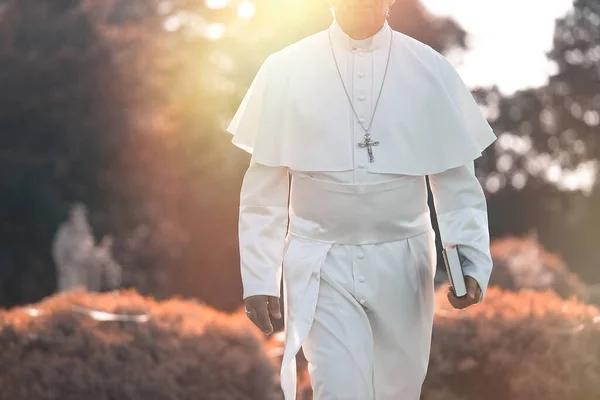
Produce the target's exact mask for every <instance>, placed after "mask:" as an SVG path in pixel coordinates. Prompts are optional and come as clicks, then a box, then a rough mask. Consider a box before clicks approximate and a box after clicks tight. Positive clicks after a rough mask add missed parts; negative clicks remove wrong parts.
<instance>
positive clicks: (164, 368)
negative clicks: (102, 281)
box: [0, 291, 280, 400]
mask: <svg viewBox="0 0 600 400" xmlns="http://www.w3.org/2000/svg"><path fill="white" fill-rule="evenodd" d="M74 305H76V306H82V307H86V308H88V309H91V308H93V309H95V310H103V311H108V312H119V313H139V312H140V311H141V312H145V313H149V314H150V316H151V318H150V320H149V321H147V322H143V323H137V322H99V321H97V320H96V319H94V318H91V317H90V316H88V315H86V314H84V313H81V312H75V311H74V309H73V306H74ZM27 310H28V309H27V308H15V309H12V310H9V311H1V312H0V399H1V400H41V399H44V400H49V399H61V400H81V399H86V400H96V399H98V400H99V399H119V400H127V399H131V400H133V399H135V400H139V399H153V400H154V399H156V400H162V399H165V400H167V399H168V400H186V399H190V400H192V399H193V400H199V399H202V400H236V399H239V400H271V399H278V398H280V397H279V396H280V394H279V391H278V388H277V383H276V377H277V373H276V368H275V366H274V365H273V363H272V361H271V360H270V359H269V358H268V357H267V354H266V352H265V346H264V345H265V343H264V339H262V335H260V334H259V333H257V331H256V329H254V328H252V326H251V324H250V322H248V321H247V319H246V317H245V316H243V315H241V314H239V315H238V314H234V315H225V314H223V313H220V312H217V311H215V310H213V309H211V308H209V307H207V306H204V305H201V304H198V303H196V302H192V301H184V300H177V299H175V300H169V301H165V302H156V301H154V300H152V299H149V298H144V297H142V296H140V295H138V294H137V293H135V292H132V291H129V292H123V293H107V294H88V293H85V292H82V291H78V292H66V293H64V294H62V295H57V296H54V297H51V298H48V299H46V300H44V301H42V302H41V303H40V304H38V305H36V306H35V309H34V311H35V310H39V312H40V313H41V314H40V315H38V316H32V315H31V312H29V313H28V312H27Z"/></svg>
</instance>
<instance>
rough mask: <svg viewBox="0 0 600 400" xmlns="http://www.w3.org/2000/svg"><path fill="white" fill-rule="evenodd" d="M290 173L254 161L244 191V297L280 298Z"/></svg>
mask: <svg viewBox="0 0 600 400" xmlns="http://www.w3.org/2000/svg"><path fill="white" fill-rule="evenodd" d="M288 197H289V173H288V169H287V168H285V167H268V166H265V165H262V164H257V163H251V164H250V167H249V168H248V170H247V171H246V174H245V175H244V180H243V183H242V188H241V192H240V213H239V246H240V261H241V275H242V284H243V288H244V299H245V298H247V297H249V296H254V295H268V296H275V297H279V293H280V285H281V276H282V261H283V251H284V246H285V236H286V232H287V225H288Z"/></svg>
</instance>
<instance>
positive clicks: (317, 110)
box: [227, 0, 496, 400]
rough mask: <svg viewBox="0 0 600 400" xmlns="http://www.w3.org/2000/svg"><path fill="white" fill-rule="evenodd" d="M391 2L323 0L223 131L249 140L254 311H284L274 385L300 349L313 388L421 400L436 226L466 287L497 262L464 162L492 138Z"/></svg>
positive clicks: (262, 317) (460, 302)
mask: <svg viewBox="0 0 600 400" xmlns="http://www.w3.org/2000/svg"><path fill="white" fill-rule="evenodd" d="M393 2H394V0H354V1H351V0H331V3H332V6H333V8H334V11H335V13H334V15H335V18H334V21H333V22H332V24H331V26H330V27H329V29H327V30H325V31H322V32H319V33H317V34H315V35H312V36H309V37H307V38H305V39H303V40H301V41H299V42H297V43H295V44H292V45H291V46H288V47H286V48H284V49H283V50H281V51H278V52H276V53H274V54H272V55H270V56H269V57H268V58H267V60H266V61H265V62H264V64H263V65H262V66H261V68H260V70H259V72H258V74H257V76H256V77H255V79H254V81H253V82H252V84H251V86H250V88H249V90H248V92H247V94H246V96H245V97H244V99H243V101H242V103H241V105H240V107H239V109H238V111H237V113H236V114H235V116H234V118H233V120H232V121H231V123H230V125H229V127H228V128H227V130H228V132H230V133H231V134H233V143H234V144H235V145H236V146H238V147H240V148H242V149H244V150H246V151H248V152H249V153H251V154H252V158H251V162H250V166H249V168H248V170H247V172H246V174H245V177H244V181H243V184H242V189H241V196H240V215H239V241H240V258H241V275H242V280H243V288H244V300H245V302H246V309H247V313H248V316H249V318H250V319H251V320H252V321H253V322H254V323H255V324H256V325H257V326H259V327H260V328H261V329H262V330H263V331H264V332H265V333H267V334H270V333H272V331H273V327H272V324H271V321H270V316H269V314H271V316H273V317H275V318H281V315H280V311H279V295H280V283H281V278H282V275H283V283H284V305H285V308H284V311H285V331H286V343H285V350H284V356H283V363H282V367H281V384H282V389H283V392H284V395H285V399H286V400H292V399H295V396H296V380H295V379H296V364H295V356H296V354H297V352H298V351H299V350H300V348H302V349H303V351H304V353H305V356H306V358H307V360H308V362H309V373H310V377H311V384H312V387H313V391H314V398H315V400H329V399H331V400H333V399H335V400H373V399H377V400H417V399H418V398H419V396H420V392H421V386H422V383H423V380H424V378H425V375H426V372H427V366H428V360H429V350H430V343H431V330H432V325H433V314H434V273H435V264H436V262H435V261H436V250H435V234H434V231H433V229H432V225H431V221H430V214H429V208H428V205H427V188H426V180H425V177H426V176H429V179H430V183H431V188H432V191H433V195H434V199H435V204H436V211H437V213H438V222H439V226H440V233H441V239H442V243H443V245H444V246H448V245H457V246H458V247H459V252H460V255H461V258H462V261H463V271H464V273H465V275H466V283H467V287H468V295H467V296H464V297H461V298H456V297H455V296H453V294H452V293H451V291H449V294H448V298H449V300H450V302H451V303H452V304H453V305H454V306H455V307H456V308H464V307H467V306H470V305H472V304H476V303H478V302H480V301H481V300H482V299H483V296H484V294H485V290H486V287H487V283H488V279H489V276H490V273H491V269H492V261H491V256H490V252H489V232H488V225H487V224H488V220H487V208H486V200H485V196H484V193H483V190H482V188H481V185H480V183H479V181H478V180H477V178H476V177H475V174H474V167H473V161H474V160H475V159H476V158H478V157H479V156H480V155H481V152H482V151H483V150H484V149H485V148H487V147H488V146H489V145H490V144H491V143H492V142H493V141H494V140H495V138H496V137H495V135H494V134H493V132H492V130H491V128H490V126H489V125H488V123H487V121H486V120H485V118H484V117H483V115H482V114H481V112H480V110H479V108H478V106H477V104H476V102H475V100H474V99H473V97H472V96H471V94H470V92H469V90H468V89H467V88H466V87H465V85H464V83H463V82H462V80H461V79H460V77H459V75H458V74H457V73H456V71H455V70H454V68H453V67H452V66H451V65H450V64H449V63H448V62H447V61H446V60H445V58H444V57H442V56H441V55H440V54H438V53H437V52H435V51H434V50H433V49H431V48H430V47H429V46H426V45H424V44H422V43H420V42H418V41H416V40H414V39H412V38H409V37H408V36H406V35H403V34H401V33H399V32H395V31H393V30H392V29H391V28H390V27H389V26H388V24H387V21H386V16H387V13H388V9H389V6H391V4H392V3H393Z"/></svg>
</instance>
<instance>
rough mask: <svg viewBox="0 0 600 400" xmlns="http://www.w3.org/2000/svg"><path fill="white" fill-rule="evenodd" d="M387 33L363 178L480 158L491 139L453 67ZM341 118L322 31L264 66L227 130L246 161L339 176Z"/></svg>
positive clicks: (348, 148) (345, 165) (348, 138)
mask: <svg viewBox="0 0 600 400" xmlns="http://www.w3.org/2000/svg"><path fill="white" fill-rule="evenodd" d="M393 34H394V35H395V37H394V45H393V48H392V57H391V60H390V65H389V71H388V78H387V79H386V84H385V87H384V89H383V92H382V94H381V99H380V103H379V108H378V110H377V114H376V115H375V118H374V120H373V124H372V128H371V136H372V139H373V140H378V141H379V142H380V145H379V146H378V147H375V148H374V152H375V162H373V163H369V164H368V167H367V168H368V170H369V172H374V173H396V174H405V175H428V174H434V173H438V172H442V171H445V170H447V169H450V168H454V167H458V166H461V165H464V164H466V163H468V162H470V161H472V160H474V159H476V158H478V157H479V156H481V152H482V151H483V150H484V149H486V148H487V147H488V146H489V145H490V144H491V143H493V142H494V140H495V139H496V136H495V135H494V132H493V131H492V129H491V127H490V125H489V124H488V122H487V121H486V119H485V117H484V116H483V115H482V113H481V110H480V109H479V106H478V105H477V103H476V102H475V100H474V98H473V96H472V95H471V93H470V91H469V89H468V88H467V87H466V85H465V84H464V82H463V81H462V80H461V78H460V76H459V75H458V73H457V72H456V70H455V69H454V67H452V65H451V64H450V63H449V62H448V61H447V60H446V59H445V58H444V57H443V56H441V55H440V54H439V53H437V52H436V51H435V50H433V49H432V48H430V47H429V46H427V45H425V44H423V43H420V42H418V41H416V40H414V39H412V38H410V37H408V36H406V35H404V34H401V33H399V32H394V33H393ZM386 51H387V49H386ZM349 113H352V110H351V108H350V106H349V104H348V101H347V98H346V95H345V93H344V89H343V86H342V84H341V82H340V81H339V77H338V75H337V72H336V70H335V64H334V61H333V58H332V55H331V50H330V47H329V39H328V36H327V31H322V32H319V33H317V34H315V35H312V36H309V37H308V38H306V39H303V40H301V41H299V42H297V43H295V44H293V45H291V46H288V47H286V48H285V49H283V50H281V51H279V52H277V53H274V54H271V55H270V56H269V57H268V58H267V60H266V61H265V62H264V63H263V65H262V66H261V68H260V70H259V71H258V73H257V75H256V77H255V78H254V81H253V82H252V84H251V85H250V88H249V89H248V92H247V93H246V95H245V97H244V99H243V100H242V103H241V105H240V107H239V109H238V110H237V112H236V114H235V116H234V117H233V119H232V121H231V123H230V124H229V126H228V127H227V131H228V132H229V133H231V134H233V140H232V142H233V143H234V144H235V145H236V146H238V147H240V148H242V149H244V150H245V151H247V152H249V153H251V154H252V160H253V161H254V162H257V163H260V164H264V165H268V166H286V167H289V168H290V169H292V170H297V171H346V170H351V169H353V168H354V165H353V147H354V146H357V144H356V143H354V140H353V135H352V133H351V132H352V131H351V129H352V127H351V126H350V122H349V121H351V119H350V118H349V115H350V114H349ZM365 151H366V150H365Z"/></svg>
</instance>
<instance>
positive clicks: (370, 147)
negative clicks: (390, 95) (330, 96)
mask: <svg viewBox="0 0 600 400" xmlns="http://www.w3.org/2000/svg"><path fill="white" fill-rule="evenodd" d="M393 41H394V32H393V31H392V32H391V34H390V48H389V50H388V58H387V62H386V64H385V72H384V74H383V80H382V82H381V89H379V94H378V95H377V100H376V102H375V107H374V108H373V115H372V116H371V121H370V122H369V127H368V128H365V126H364V125H363V124H362V122H360V118H359V117H358V114H357V113H356V110H355V109H354V104H353V103H352V99H351V98H350V95H349V94H348V89H346V84H345V83H344V78H342V73H341V72H340V67H339V66H338V62H337V59H336V58H335V51H334V50H333V42H332V40H331V28H329V47H330V48H331V55H332V56H333V62H334V63H335V68H336V70H337V72H338V76H339V77H340V82H342V86H343V87H344V92H345V93H346V97H347V98H348V103H350V107H351V108H352V112H353V113H354V116H355V117H356V120H357V121H358V123H359V124H360V127H361V128H362V129H363V130H364V131H365V141H364V142H359V143H358V147H360V148H365V147H366V148H367V152H368V154H369V162H370V163H372V162H375V157H374V156H373V146H379V141H378V140H372V139H371V126H372V125H373V120H374V119H375V113H376V112H377V106H378V105H379V99H380V98H381V92H383V86H384V84H385V78H386V77H387V71H388V67H389V65H390V58H391V55H392V42H393Z"/></svg>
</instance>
